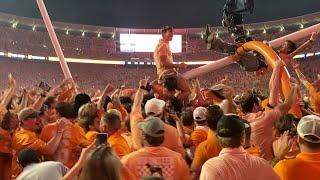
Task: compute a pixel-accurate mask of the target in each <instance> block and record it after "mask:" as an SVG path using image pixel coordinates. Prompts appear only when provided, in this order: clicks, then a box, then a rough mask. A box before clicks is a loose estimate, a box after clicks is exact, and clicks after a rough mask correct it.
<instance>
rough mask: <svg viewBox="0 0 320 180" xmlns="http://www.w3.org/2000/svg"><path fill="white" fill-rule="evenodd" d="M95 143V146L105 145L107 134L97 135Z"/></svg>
mask: <svg viewBox="0 0 320 180" xmlns="http://www.w3.org/2000/svg"><path fill="white" fill-rule="evenodd" d="M96 139H97V141H96V145H97V146H99V145H102V144H107V139H108V134H107V133H98V134H97V138H96Z"/></svg>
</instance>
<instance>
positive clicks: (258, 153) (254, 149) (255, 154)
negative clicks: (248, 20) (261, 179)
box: [245, 146, 261, 157]
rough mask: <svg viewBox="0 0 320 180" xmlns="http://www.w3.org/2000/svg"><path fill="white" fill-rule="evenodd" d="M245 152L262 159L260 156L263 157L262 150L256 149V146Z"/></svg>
mask: <svg viewBox="0 0 320 180" xmlns="http://www.w3.org/2000/svg"><path fill="white" fill-rule="evenodd" d="M245 151H246V152H247V153H248V154H251V155H254V156H257V157H260V155H261V151H260V149H259V148H257V147H255V146H250V147H249V148H247V149H245Z"/></svg>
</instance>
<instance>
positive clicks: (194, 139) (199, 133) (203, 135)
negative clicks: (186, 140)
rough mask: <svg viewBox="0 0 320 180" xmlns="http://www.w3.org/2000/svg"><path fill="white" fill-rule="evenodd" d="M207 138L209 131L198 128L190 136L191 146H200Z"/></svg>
mask: <svg viewBox="0 0 320 180" xmlns="http://www.w3.org/2000/svg"><path fill="white" fill-rule="evenodd" d="M207 136H208V130H206V129H203V128H199V126H197V127H196V128H195V130H194V131H193V132H192V133H191V135H190V144H191V146H198V145H199V144H200V143H202V142H203V141H205V140H207Z"/></svg>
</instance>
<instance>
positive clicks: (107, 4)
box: [0, 0, 320, 28]
mask: <svg viewBox="0 0 320 180" xmlns="http://www.w3.org/2000/svg"><path fill="white" fill-rule="evenodd" d="M224 2H225V0H46V1H45V3H46V6H47V9H48V12H49V14H50V16H51V19H52V20H53V21H63V22H73V23H80V24H91V25H103V26H112V27H131V28H132V27H136V28H159V27H162V26H163V25H173V26H174V27H202V26H205V24H208V23H209V24H212V25H220V24H221V23H220V22H221V18H222V7H223V5H224ZM0 11H2V12H6V13H12V14H16V15H20V16H26V17H37V18H39V17H40V12H39V11H38V9H37V5H36V0H0ZM317 11H320V0H255V10H254V14H252V15H248V16H246V18H245V21H246V23H253V22H261V21H268V20H277V19H281V18H288V17H294V16H299V15H304V14H308V13H312V12H317Z"/></svg>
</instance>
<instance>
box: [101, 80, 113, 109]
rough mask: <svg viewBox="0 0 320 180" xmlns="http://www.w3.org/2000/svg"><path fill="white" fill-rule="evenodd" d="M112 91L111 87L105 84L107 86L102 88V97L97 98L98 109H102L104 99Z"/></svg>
mask: <svg viewBox="0 0 320 180" xmlns="http://www.w3.org/2000/svg"><path fill="white" fill-rule="evenodd" d="M112 90H113V87H112V85H111V84H107V86H106V87H105V88H104V90H103V92H102V95H101V96H100V98H99V101H98V109H103V105H104V103H105V101H106V97H107V96H108V94H109V93H110V92H111V91H112Z"/></svg>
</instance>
